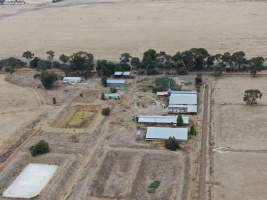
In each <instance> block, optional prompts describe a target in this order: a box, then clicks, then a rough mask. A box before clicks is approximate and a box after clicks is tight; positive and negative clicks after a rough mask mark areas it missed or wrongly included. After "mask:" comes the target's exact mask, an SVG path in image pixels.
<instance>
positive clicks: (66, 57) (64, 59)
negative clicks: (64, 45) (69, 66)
mask: <svg viewBox="0 0 267 200" xmlns="http://www.w3.org/2000/svg"><path fill="white" fill-rule="evenodd" d="M69 59H70V58H69V56H66V55H65V54H61V55H60V56H59V60H60V61H61V62H62V63H63V64H66V63H67V62H68V61H69Z"/></svg>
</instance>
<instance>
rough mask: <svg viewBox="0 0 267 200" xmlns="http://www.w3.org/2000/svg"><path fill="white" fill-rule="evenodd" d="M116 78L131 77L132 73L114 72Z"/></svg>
mask: <svg viewBox="0 0 267 200" xmlns="http://www.w3.org/2000/svg"><path fill="white" fill-rule="evenodd" d="M113 75H114V76H130V72H129V71H127V72H114V74H113Z"/></svg>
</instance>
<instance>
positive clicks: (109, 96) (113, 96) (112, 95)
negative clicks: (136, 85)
mask: <svg viewBox="0 0 267 200" xmlns="http://www.w3.org/2000/svg"><path fill="white" fill-rule="evenodd" d="M104 97H105V99H120V95H119V94H118V93H106V94H104Z"/></svg>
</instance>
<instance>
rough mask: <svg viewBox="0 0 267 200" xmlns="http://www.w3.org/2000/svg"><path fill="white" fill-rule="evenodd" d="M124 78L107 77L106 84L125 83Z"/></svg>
mask: <svg viewBox="0 0 267 200" xmlns="http://www.w3.org/2000/svg"><path fill="white" fill-rule="evenodd" d="M125 82H126V81H125V80H121V79H108V80H107V84H125Z"/></svg>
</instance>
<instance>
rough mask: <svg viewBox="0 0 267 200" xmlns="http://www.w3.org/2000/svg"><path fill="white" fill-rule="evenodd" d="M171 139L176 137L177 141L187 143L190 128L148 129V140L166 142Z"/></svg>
mask: <svg viewBox="0 0 267 200" xmlns="http://www.w3.org/2000/svg"><path fill="white" fill-rule="evenodd" d="M169 137H175V139H177V140H182V141H185V140H187V139H188V128H164V127H148V128H147V133H146V140H166V139H168V138H169Z"/></svg>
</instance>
